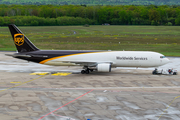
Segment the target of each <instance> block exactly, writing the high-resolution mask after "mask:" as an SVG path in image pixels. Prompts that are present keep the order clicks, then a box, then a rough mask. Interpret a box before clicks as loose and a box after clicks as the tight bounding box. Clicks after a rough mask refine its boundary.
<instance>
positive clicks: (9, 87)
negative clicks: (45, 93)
mask: <svg viewBox="0 0 180 120" xmlns="http://www.w3.org/2000/svg"><path fill="white" fill-rule="evenodd" d="M45 76H46V75H44V76H40V77H38V78H35V79H32V80H29V81H26V82H23V83H20V84H18V85H15V86H12V87H9V88H6V89H3V90H0V92H3V91H6V90H9V89H11V88H15V87H17V86H20V85H23V84H26V83H29V82H32V81H34V80H37V79H40V78H42V77H45Z"/></svg>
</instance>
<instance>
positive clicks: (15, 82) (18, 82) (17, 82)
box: [10, 82, 22, 83]
mask: <svg viewBox="0 0 180 120" xmlns="http://www.w3.org/2000/svg"><path fill="white" fill-rule="evenodd" d="M10 83H22V82H10Z"/></svg>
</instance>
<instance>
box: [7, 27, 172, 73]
mask: <svg viewBox="0 0 180 120" xmlns="http://www.w3.org/2000/svg"><path fill="white" fill-rule="evenodd" d="M8 27H9V30H10V32H11V35H12V38H13V40H14V44H15V46H16V48H17V51H18V52H17V53H14V54H11V55H9V56H12V57H14V58H18V59H23V60H27V61H32V62H36V63H40V64H45V65H55V66H82V67H83V68H82V71H81V73H82V74H89V72H92V71H94V70H96V71H98V72H111V68H115V67H158V66H161V65H164V64H166V63H168V62H169V59H167V58H166V57H165V56H164V55H162V54H160V53H157V52H148V51H147V52H146V51H85V50H40V49H38V48H37V47H36V46H35V45H34V44H33V43H32V42H31V41H30V40H29V39H28V38H27V37H26V36H25V35H24V34H23V33H22V32H21V31H20V30H19V29H18V28H17V26H16V25H14V24H11V25H8Z"/></svg>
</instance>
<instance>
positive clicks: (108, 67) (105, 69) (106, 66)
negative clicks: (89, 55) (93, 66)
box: [97, 63, 111, 72]
mask: <svg viewBox="0 0 180 120" xmlns="http://www.w3.org/2000/svg"><path fill="white" fill-rule="evenodd" d="M97 71H98V72H111V64H107V63H102V64H98V65H97Z"/></svg>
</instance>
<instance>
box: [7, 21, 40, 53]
mask: <svg viewBox="0 0 180 120" xmlns="http://www.w3.org/2000/svg"><path fill="white" fill-rule="evenodd" d="M8 27H9V30H10V32H11V35H12V38H13V40H14V44H15V45H16V48H17V50H18V52H30V51H36V50H39V49H38V48H37V47H36V46H35V45H34V44H33V43H32V42H31V41H30V40H29V39H28V38H27V37H26V36H25V35H24V34H23V33H22V32H21V31H20V30H19V29H18V28H17V26H16V25H14V24H11V25H8Z"/></svg>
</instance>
